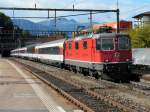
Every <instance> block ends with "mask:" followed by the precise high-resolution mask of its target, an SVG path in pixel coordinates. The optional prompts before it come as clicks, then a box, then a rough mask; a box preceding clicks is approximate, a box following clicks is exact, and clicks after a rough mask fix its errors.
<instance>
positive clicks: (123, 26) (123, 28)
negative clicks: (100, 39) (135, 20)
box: [82, 20, 132, 32]
mask: <svg viewBox="0 0 150 112" xmlns="http://www.w3.org/2000/svg"><path fill="white" fill-rule="evenodd" d="M119 26H120V32H128V31H129V30H130V29H132V22H131V21H125V20H121V21H120V22H119ZM102 27H111V28H112V32H117V22H108V23H102V24H94V25H93V30H94V31H96V30H97V29H99V28H102ZM82 31H84V32H85V31H88V29H85V30H82Z"/></svg>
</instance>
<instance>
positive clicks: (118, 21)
mask: <svg viewBox="0 0 150 112" xmlns="http://www.w3.org/2000/svg"><path fill="white" fill-rule="evenodd" d="M119 13H120V10H119V9H117V33H120V19H119V15H120V14H119Z"/></svg>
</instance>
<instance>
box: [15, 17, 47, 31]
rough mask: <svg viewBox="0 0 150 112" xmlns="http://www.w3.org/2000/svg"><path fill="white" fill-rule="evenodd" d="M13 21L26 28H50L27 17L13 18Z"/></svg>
mask: <svg viewBox="0 0 150 112" xmlns="http://www.w3.org/2000/svg"><path fill="white" fill-rule="evenodd" d="M12 21H13V23H14V24H15V25H17V26H18V27H20V28H21V29H24V30H30V31H32V30H35V31H36V30H48V29H49V28H48V27H47V26H44V25H41V24H38V23H34V22H32V21H29V20H25V19H13V20H12Z"/></svg>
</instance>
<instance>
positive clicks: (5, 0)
mask: <svg viewBox="0 0 150 112" xmlns="http://www.w3.org/2000/svg"><path fill="white" fill-rule="evenodd" d="M116 1H117V0H0V7H34V4H35V3H36V5H37V7H39V8H72V5H73V4H75V8H84V9H88V8H90V9H116ZM119 9H120V11H121V14H120V18H121V19H122V20H132V21H133V19H132V17H133V16H134V15H136V14H139V13H141V12H145V11H150V0H119ZM3 12H5V14H7V15H9V16H12V15H13V13H12V11H3ZM65 14H69V12H61V13H58V15H65ZM46 15H47V13H46V12H34V11H33V12H27V11H26V12H21V11H18V12H15V16H46ZM50 15H51V16H54V13H53V12H52V13H51V14H50ZM88 18H89V16H80V17H70V18H69V19H75V20H77V21H79V22H88V21H89V19H88ZM33 21H41V20H35V19H33ZM93 21H96V22H100V23H101V22H108V21H115V14H113V13H105V14H98V15H93Z"/></svg>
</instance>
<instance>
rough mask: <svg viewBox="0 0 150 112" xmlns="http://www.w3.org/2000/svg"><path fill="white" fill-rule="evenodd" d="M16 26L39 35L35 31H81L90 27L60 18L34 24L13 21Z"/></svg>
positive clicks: (20, 20)
mask: <svg viewBox="0 0 150 112" xmlns="http://www.w3.org/2000/svg"><path fill="white" fill-rule="evenodd" d="M12 21H13V23H14V24H15V25H17V26H18V27H20V28H21V29H24V30H29V31H30V32H32V34H37V32H36V33H35V31H79V30H81V29H85V28H88V27H89V23H79V22H77V21H76V20H74V19H70V20H69V19H66V18H58V19H56V26H55V20H54V19H52V20H45V21H40V22H37V23H35V22H32V21H30V20H25V19H13V20H12Z"/></svg>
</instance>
